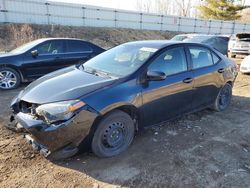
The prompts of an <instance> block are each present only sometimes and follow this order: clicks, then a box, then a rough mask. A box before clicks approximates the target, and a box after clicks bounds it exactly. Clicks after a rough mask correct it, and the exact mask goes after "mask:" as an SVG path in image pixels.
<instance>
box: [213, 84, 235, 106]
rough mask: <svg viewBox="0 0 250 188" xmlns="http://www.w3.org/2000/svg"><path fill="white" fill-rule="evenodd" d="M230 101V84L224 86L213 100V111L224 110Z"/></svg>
mask: <svg viewBox="0 0 250 188" xmlns="http://www.w3.org/2000/svg"><path fill="white" fill-rule="evenodd" d="M231 99H232V86H231V85H230V84H228V83H227V84H226V85H224V86H223V87H222V88H221V89H220V92H219V94H218V96H217V98H216V100H215V103H214V107H213V109H214V110H216V111H223V110H225V109H226V108H227V107H228V106H229V105H230V103H231Z"/></svg>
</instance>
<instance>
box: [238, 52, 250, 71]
mask: <svg viewBox="0 0 250 188" xmlns="http://www.w3.org/2000/svg"><path fill="white" fill-rule="evenodd" d="M240 72H242V73H250V55H248V56H246V57H245V58H244V59H243V61H242V62H241V64H240Z"/></svg>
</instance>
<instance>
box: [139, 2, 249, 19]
mask: <svg viewBox="0 0 250 188" xmlns="http://www.w3.org/2000/svg"><path fill="white" fill-rule="evenodd" d="M245 3H246V2H245V0H137V1H136V9H137V10H138V11H141V12H146V13H157V14H161V15H176V16H184V17H195V18H204V19H219V20H237V19H240V18H241V16H242V15H241V14H240V13H241V11H242V10H243V9H246V8H249V6H247V5H245Z"/></svg>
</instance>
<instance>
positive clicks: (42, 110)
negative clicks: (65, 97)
mask: <svg viewBox="0 0 250 188" xmlns="http://www.w3.org/2000/svg"><path fill="white" fill-rule="evenodd" d="M84 105H85V103H84V102H82V101H79V100H72V101H63V102H56V103H49V104H44V105H41V106H39V107H37V108H36V113H37V115H38V116H41V117H43V118H44V119H45V120H46V121H47V122H48V123H54V122H57V121H66V120H68V119H70V118H71V117H72V116H73V115H74V113H75V111H76V110H78V109H79V108H81V107H83V106H84Z"/></svg>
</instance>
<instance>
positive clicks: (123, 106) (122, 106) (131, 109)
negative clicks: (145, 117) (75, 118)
mask: <svg viewBox="0 0 250 188" xmlns="http://www.w3.org/2000/svg"><path fill="white" fill-rule="evenodd" d="M115 110H120V111H123V112H125V113H127V114H128V115H129V116H130V117H131V118H132V119H133V121H134V123H135V130H136V131H139V130H141V128H142V126H140V118H141V117H140V115H139V110H138V108H136V106H134V105H132V104H129V103H118V104H113V105H112V106H109V107H107V108H105V109H103V110H102V111H101V112H100V113H99V115H98V116H97V117H96V119H95V120H94V122H93V124H92V126H91V127H90V130H89V134H88V136H87V138H86V139H84V140H83V141H82V143H81V144H80V146H79V148H80V150H81V151H87V150H89V149H90V148H89V146H90V145H91V142H92V139H93V136H94V133H95V131H96V129H97V127H98V125H99V123H100V121H101V120H102V119H103V118H104V117H105V116H107V115H108V114H110V113H111V112H113V111H115Z"/></svg>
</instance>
